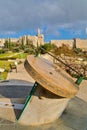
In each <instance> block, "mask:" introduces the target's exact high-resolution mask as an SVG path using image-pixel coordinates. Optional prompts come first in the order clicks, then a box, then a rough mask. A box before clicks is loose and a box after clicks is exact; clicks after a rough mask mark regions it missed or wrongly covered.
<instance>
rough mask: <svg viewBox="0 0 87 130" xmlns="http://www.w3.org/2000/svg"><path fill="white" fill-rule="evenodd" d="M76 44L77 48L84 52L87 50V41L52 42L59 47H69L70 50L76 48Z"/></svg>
mask: <svg viewBox="0 0 87 130" xmlns="http://www.w3.org/2000/svg"><path fill="white" fill-rule="evenodd" d="M75 42H76V47H77V48H81V49H83V50H87V39H77V38H76V39H72V40H51V44H54V45H56V46H57V47H60V46H62V44H66V45H68V46H69V47H70V48H72V47H73V46H74V43H75Z"/></svg>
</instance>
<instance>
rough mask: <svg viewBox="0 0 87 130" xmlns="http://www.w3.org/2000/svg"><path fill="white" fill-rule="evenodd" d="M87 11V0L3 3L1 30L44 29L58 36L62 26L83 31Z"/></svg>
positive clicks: (86, 23) (12, 0) (26, 0)
mask: <svg viewBox="0 0 87 130" xmlns="http://www.w3.org/2000/svg"><path fill="white" fill-rule="evenodd" d="M86 12H87V0H37V1H36V0H7V1H6V0H3V1H0V31H8V32H9V31H12V32H16V31H22V30H26V29H37V28H38V27H43V26H46V27H47V28H48V30H50V33H58V31H57V29H58V28H60V27H61V28H73V29H74V28H75V29H76V28H78V29H80V28H82V27H87V13H86ZM86 32H87V31H86ZM77 33H80V32H77Z"/></svg>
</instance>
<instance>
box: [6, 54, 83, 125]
mask: <svg viewBox="0 0 87 130" xmlns="http://www.w3.org/2000/svg"><path fill="white" fill-rule="evenodd" d="M25 68H26V70H27V72H28V73H29V74H30V75H31V76H32V77H33V78H34V80H35V84H34V86H33V88H32V90H31V92H30V93H29V95H28V97H27V99H26V102H25V104H24V106H20V107H22V110H21V113H20V114H19V116H18V118H17V119H15V118H14V120H16V121H17V122H18V123H20V124H22V125H40V124H45V123H50V122H52V121H54V120H56V119H58V118H59V117H60V116H61V114H62V112H63V111H64V110H65V108H66V106H67V103H68V102H69V100H70V99H71V98H73V97H74V96H75V95H76V94H77V92H78V90H79V87H78V85H79V84H80V82H81V80H82V77H81V76H80V78H78V79H77V81H76V82H74V80H73V79H72V78H71V76H70V75H69V74H67V73H66V72H65V71H64V70H62V69H61V68H60V67H58V69H57V71H56V69H55V67H54V65H53V63H51V62H50V61H48V60H46V59H44V58H42V57H35V56H34V55H29V56H28V57H27V59H26V61H25ZM8 106H9V104H8ZM13 107H16V106H15V105H14V106H13ZM8 109H9V108H8ZM12 110H13V109H12ZM12 112H13V111H12ZM5 117H6V116H5ZM6 119H8V117H7V118H6ZM10 119H11V117H10V118H9V120H10ZM12 119H13V118H12ZM12 119H11V121H12Z"/></svg>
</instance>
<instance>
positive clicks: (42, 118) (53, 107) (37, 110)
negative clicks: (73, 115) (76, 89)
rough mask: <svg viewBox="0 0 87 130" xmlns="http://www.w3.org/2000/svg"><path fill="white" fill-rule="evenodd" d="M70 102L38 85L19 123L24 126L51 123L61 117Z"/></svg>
mask: <svg viewBox="0 0 87 130" xmlns="http://www.w3.org/2000/svg"><path fill="white" fill-rule="evenodd" d="M69 100H70V99H68V98H63V97H59V96H57V95H55V94H53V93H51V92H50V91H48V90H46V89H44V88H42V87H41V86H40V85H38V86H37V88H36V91H35V92H34V94H33V95H32V97H31V99H30V101H29V102H28V103H27V105H26V107H25V109H24V110H23V112H22V113H21V116H20V118H19V120H18V123H20V124H22V125H41V124H45V123H50V122H52V121H54V120H56V119H58V118H59V117H60V116H61V114H62V112H63V111H64V109H65V108H66V106H67V103H68V102H69Z"/></svg>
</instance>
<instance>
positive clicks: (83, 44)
mask: <svg viewBox="0 0 87 130" xmlns="http://www.w3.org/2000/svg"><path fill="white" fill-rule="evenodd" d="M76 47H77V48H81V49H84V50H87V39H83V40H82V39H76Z"/></svg>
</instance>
